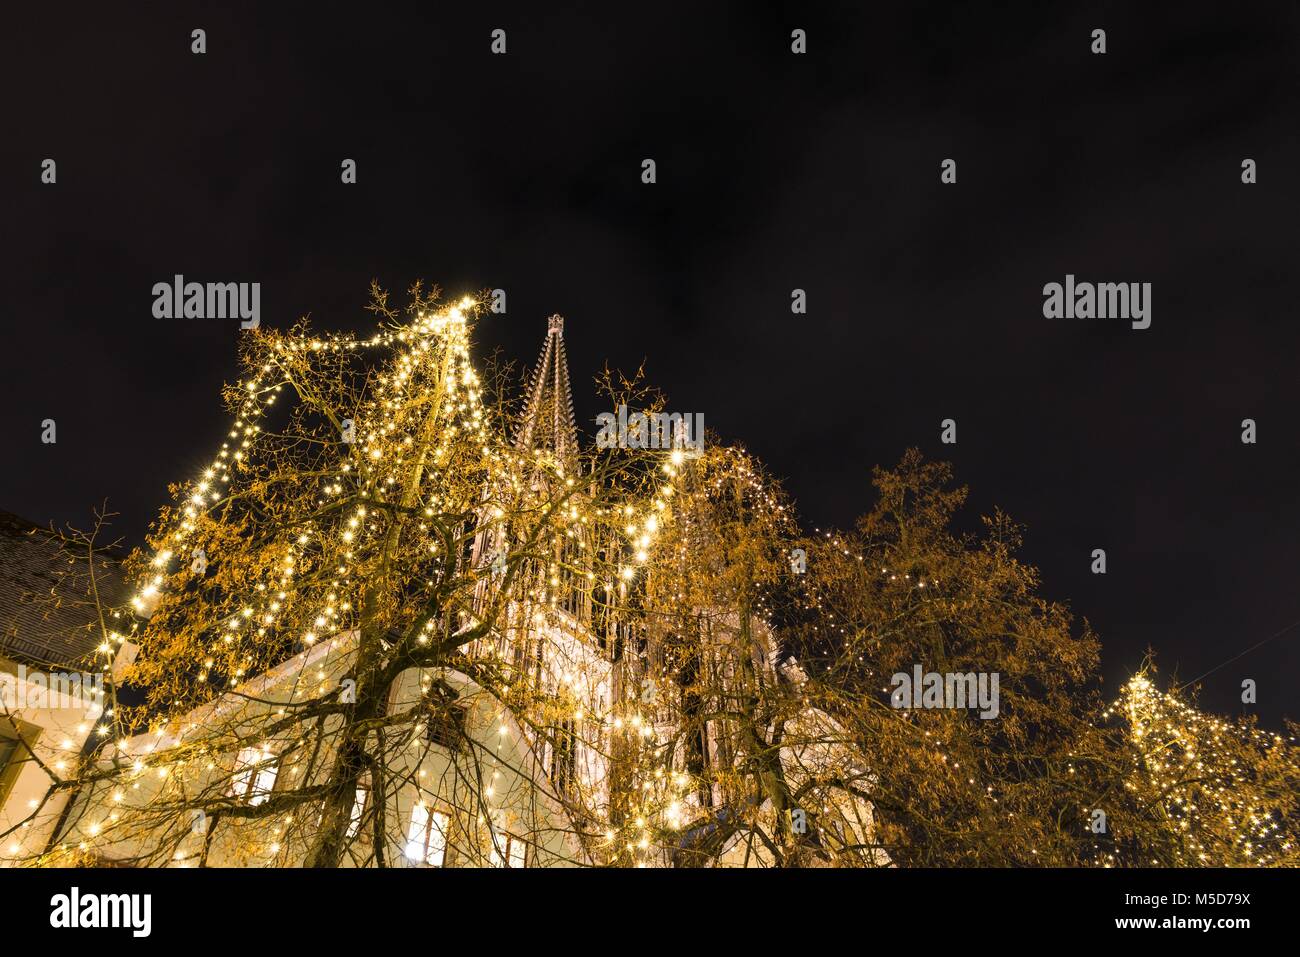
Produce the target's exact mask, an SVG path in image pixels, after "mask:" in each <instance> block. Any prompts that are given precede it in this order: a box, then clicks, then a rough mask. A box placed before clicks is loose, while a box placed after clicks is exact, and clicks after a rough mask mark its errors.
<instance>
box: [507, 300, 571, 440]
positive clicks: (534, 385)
mask: <svg viewBox="0 0 1300 957" xmlns="http://www.w3.org/2000/svg"><path fill="white" fill-rule="evenodd" d="M515 447H516V448H518V449H520V450H521V451H529V450H533V449H541V450H543V451H546V452H550V453H551V454H552V455H554V456H555V458H556V459H558V460H559V461H561V462H569V461H571V460H572V459H573V457H574V456H576V455H577V452H578V429H577V426H576V425H575V424H574V421H573V393H572V391H571V390H570V387H569V358H568V355H567V354H566V352H565V350H564V317H563V316H560V315H554V316H551V318H550V319H549V320H547V325H546V342H545V343H544V344H543V345H542V355H541V358H540V359H539V360H538V363H537V368H535V369H534V370H533V375H532V380H531V381H530V383H529V386H528V400H527V403H526V404H525V406H524V415H523V421H522V422H521V424H520V427H519V432H518V434H517V435H516V436H515Z"/></svg>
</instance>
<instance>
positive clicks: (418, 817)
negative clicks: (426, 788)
mask: <svg viewBox="0 0 1300 957" xmlns="http://www.w3.org/2000/svg"><path fill="white" fill-rule="evenodd" d="M450 826H451V818H450V816H448V815H447V814H445V813H444V812H442V811H439V810H436V809H434V808H430V807H427V806H425V805H424V804H423V803H420V804H417V805H416V806H415V807H413V808H411V823H410V826H409V827H408V828H407V829H406V851H405V853H406V859H407V860H409V861H411V862H413V863H415V864H422V865H425V866H427V867H442V865H443V862H444V861H445V860H446V857H447V832H448V828H449V827H450Z"/></svg>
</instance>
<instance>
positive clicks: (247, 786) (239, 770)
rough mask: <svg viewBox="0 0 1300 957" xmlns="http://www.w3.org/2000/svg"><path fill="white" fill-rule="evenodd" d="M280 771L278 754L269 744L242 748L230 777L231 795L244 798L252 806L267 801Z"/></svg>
mask: <svg viewBox="0 0 1300 957" xmlns="http://www.w3.org/2000/svg"><path fill="white" fill-rule="evenodd" d="M278 772H279V768H278V766H277V765H276V756H275V754H274V753H273V752H272V751H271V749H270V747H269V746H266V745H263V746H262V747H253V748H243V749H241V750H240V752H239V755H238V756H237V757H236V758H235V773H234V776H233V777H232V778H231V779H230V793H231V796H232V797H237V798H242V799H244V800H245V801H247V802H248V804H249V805H250V806H252V807H257V806H258V805H259V804H264V803H266V799H267V798H269V797H270V796H271V791H273V790H274V789H275V777H276V774H277V773H278Z"/></svg>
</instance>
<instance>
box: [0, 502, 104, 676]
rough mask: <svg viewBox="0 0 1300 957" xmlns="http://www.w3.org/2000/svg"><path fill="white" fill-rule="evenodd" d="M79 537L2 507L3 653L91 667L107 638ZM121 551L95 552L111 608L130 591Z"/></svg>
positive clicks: (96, 573) (0, 649) (0, 603)
mask: <svg viewBox="0 0 1300 957" xmlns="http://www.w3.org/2000/svg"><path fill="white" fill-rule="evenodd" d="M74 547H75V543H73V542H71V541H69V540H68V539H66V538H64V537H62V536H60V535H59V534H57V533H55V532H52V531H51V530H50V529H47V528H41V527H40V526H38V525H35V524H33V523H32V522H29V521H27V520H26V519H23V518H19V517H18V516H17V515H12V514H10V513H9V512H4V511H0V656H3V657H6V658H12V659H15V660H19V661H22V662H24V663H28V664H32V665H36V666H38V667H48V666H55V665H57V666H62V667H67V668H75V667H78V666H81V665H89V664H90V660H91V659H92V657H93V655H94V653H95V649H96V648H97V647H98V646H99V645H100V643H101V642H102V641H103V638H102V636H101V634H100V631H99V616H98V614H97V612H96V610H95V606H94V603H93V601H92V600H91V598H90V580H91V576H90V572H91V569H90V566H89V565H88V564H87V562H86V560H85V558H84V556H82V557H80V560H79V558H78V556H77V555H76V554H75V553H74V551H73V550H72V549H73V548H74ZM121 559H122V556H121V554H120V553H118V552H116V551H113V550H108V549H105V550H101V551H98V552H97V553H96V557H95V566H94V577H95V583H96V586H97V588H98V591H99V595H100V598H101V600H102V601H103V603H104V605H105V607H106V608H107V607H110V606H113V605H117V604H120V603H122V602H123V601H124V600H125V599H126V597H127V594H128V588H127V583H126V581H125V579H124V578H123V575H122V569H121Z"/></svg>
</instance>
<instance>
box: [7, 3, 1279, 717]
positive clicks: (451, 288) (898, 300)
mask: <svg viewBox="0 0 1300 957" xmlns="http://www.w3.org/2000/svg"><path fill="white" fill-rule="evenodd" d="M111 6H113V5H108V4H95V5H90V4H86V5H84V7H85V9H84V10H80V11H78V10H77V9H76V8H75V6H74V7H68V6H65V5H59V6H57V7H49V6H43V7H42V8H40V9H36V7H37V5H32V4H24V5H23V7H24V8H25V9H24V10H23V11H22V12H21V13H20V12H19V11H18V10H11V11H8V13H7V16H8V17H10V18H11V19H12V18H14V17H18V18H19V22H11V23H10V24H9V25H8V28H7V29H6V33H7V36H6V38H5V39H6V42H5V43H4V49H3V56H0V63H2V64H3V65H2V66H0V71H2V72H3V75H4V78H5V89H6V90H7V92H8V96H7V97H6V109H5V122H4V136H3V137H2V138H0V163H2V166H0V208H2V209H3V210H4V219H5V225H6V228H5V230H4V234H3V238H2V239H0V242H3V244H4V251H3V255H2V256H0V263H3V266H0V268H2V269H3V276H4V287H5V297H4V311H5V318H4V323H5V340H4V345H5V353H6V355H5V362H4V370H5V375H4V376H3V377H0V397H3V403H2V404H0V415H2V416H3V422H4V427H5V433H4V434H5V435H6V436H7V439H8V447H7V449H6V454H5V467H4V468H3V469H0V509H5V510H7V511H11V512H15V513H18V514H20V515H22V516H25V517H27V518H29V519H31V520H33V521H36V522H38V523H42V524H44V523H48V522H50V521H54V522H56V523H64V522H74V523H79V524H83V525H84V524H86V523H87V522H88V521H89V517H90V513H91V510H92V508H93V507H94V506H96V505H97V504H98V503H100V502H101V501H102V500H104V499H107V500H108V502H109V504H110V506H111V507H112V508H113V509H115V510H116V511H118V512H120V513H121V514H120V517H119V518H118V519H117V525H116V530H117V531H118V532H119V533H120V534H121V535H122V536H124V538H125V539H126V540H127V541H128V542H130V543H134V542H138V541H139V540H140V539H141V537H142V534H143V531H144V529H145V528H146V526H147V524H148V522H149V521H150V520H151V519H152V518H153V517H154V515H155V514H156V510H157V508H158V506H159V505H160V504H162V503H163V502H164V501H165V500H166V485H167V483H168V482H170V481H176V480H182V479H187V478H190V477H192V476H193V475H194V474H195V473H196V471H197V470H199V469H200V468H201V467H202V466H203V465H204V464H205V463H206V462H207V460H208V458H209V457H210V455H211V453H212V451H213V450H214V449H215V448H216V447H217V446H218V445H219V443H220V441H221V438H222V436H223V434H224V431H225V426H224V423H225V422H226V416H225V413H224V411H223V410H222V407H221V404H220V401H219V389H220V386H221V384H222V382H224V381H227V380H230V379H233V378H234V377H235V375H236V364H235V349H236V341H237V337H238V336H239V335H240V331H239V328H238V322H237V321H234V320H220V319H204V320H200V319H190V320H186V319H171V320H167V319H155V318H154V317H153V315H152V304H153V296H152V292H151V289H152V286H153V284H154V283H156V282H160V281H164V282H165V281H170V280H171V277H172V276H173V275H174V274H176V273H181V274H183V275H184V276H185V277H186V278H187V279H190V280H195V281H200V282H207V281H213V282H216V281H222V282H225V281H238V282H260V283H261V286H262V321H263V323H264V324H265V325H267V326H271V327H285V326H287V325H289V324H290V323H291V322H293V321H294V320H295V319H296V318H298V317H300V316H302V315H305V314H310V315H311V317H312V320H313V322H314V323H315V324H317V326H318V327H319V328H322V329H329V330H343V329H354V330H366V329H369V328H370V324H369V316H368V314H367V313H365V312H364V311H363V309H362V307H363V306H364V304H365V301H366V296H367V287H368V284H369V282H370V280H371V278H372V277H373V278H378V279H379V280H380V281H381V283H383V284H385V285H387V286H388V287H389V288H391V289H393V290H394V291H395V292H396V291H401V290H403V289H404V288H405V286H406V285H407V284H408V282H409V281H410V280H412V279H414V278H417V277H424V278H425V279H427V280H430V281H433V282H437V283H439V284H441V285H442V286H443V287H444V288H445V289H446V290H447V291H448V292H449V293H451V294H453V295H456V296H459V295H462V294H464V293H473V292H477V291H479V290H482V289H484V288H493V287H502V288H504V289H506V291H507V294H508V314H507V315H505V316H493V317H489V318H488V319H486V320H485V321H484V322H483V323H482V324H481V325H480V327H479V346H480V349H479V354H480V356H486V355H487V354H488V353H489V352H490V351H492V350H493V349H497V348H499V349H500V350H501V351H502V353H503V354H504V355H505V356H506V357H508V358H511V359H514V360H515V361H517V362H519V363H524V364H526V363H530V362H532V361H534V359H535V357H536V355H537V351H538V349H539V347H540V345H541V343H542V340H543V337H544V335H545V330H546V317H547V316H548V315H549V314H550V313H552V312H559V313H562V314H563V315H564V316H565V317H566V342H567V344H568V348H569V356H570V365H571V370H572V373H573V377H574V383H575V393H576V394H575V401H576V406H577V412H578V417H579V419H580V420H581V421H584V422H585V423H586V427H587V429H588V432H589V434H590V433H593V432H594V426H593V425H592V422H593V420H594V417H595V415H596V413H597V412H599V411H603V409H602V408H600V407H598V405H597V402H596V396H595V392H594V388H593V387H592V386H591V384H590V383H591V377H592V376H593V375H594V374H595V373H596V372H597V371H599V369H600V368H601V366H602V365H603V364H604V363H605V362H606V361H608V363H609V364H610V365H611V366H613V367H616V368H622V369H624V370H627V371H632V370H634V369H636V367H637V366H638V365H639V364H641V362H642V361H643V360H644V361H645V364H646V371H647V374H648V377H649V381H650V382H651V383H652V384H655V385H657V386H659V387H660V388H662V389H663V390H664V392H665V393H666V394H667V396H668V399H669V407H670V408H671V409H673V410H677V411H683V412H687V411H689V412H702V413H703V414H704V418H705V422H706V424H707V425H708V426H709V427H710V428H711V429H714V430H716V431H717V432H719V433H720V434H721V435H722V436H723V437H724V438H725V439H727V440H729V441H739V442H743V443H744V444H745V445H746V446H747V447H748V448H749V449H751V450H752V451H753V452H755V453H756V454H757V455H758V456H759V457H760V458H761V459H762V460H763V461H764V462H765V463H766V464H767V465H768V467H769V468H770V469H771V470H772V471H773V472H774V473H775V474H776V475H777V476H779V477H781V478H783V479H784V480H785V481H786V483H787V486H788V488H789V490H790V491H791V493H792V494H793V495H794V496H795V498H796V499H797V501H798V505H799V509H800V513H801V516H802V518H803V519H804V522H805V525H806V526H807V527H809V528H811V527H813V526H822V527H825V526H826V525H828V524H838V525H847V524H849V523H850V522H852V520H853V519H854V518H855V517H856V516H857V515H858V514H860V513H862V512H864V511H866V510H867V509H868V508H869V507H870V503H871V501H872V490H871V488H870V485H869V475H870V469H871V467H872V466H873V465H876V464H882V465H889V464H893V463H895V462H896V461H897V460H898V458H899V457H900V456H901V455H902V453H903V451H904V450H905V449H906V448H907V447H908V446H910V445H916V446H919V447H920V448H921V449H922V450H923V451H924V452H926V453H927V454H928V455H930V456H933V457H943V458H948V459H950V460H951V461H953V462H954V464H955V466H956V469H957V476H958V478H959V480H960V481H962V482H964V483H966V484H968V485H969V486H970V487H971V501H970V505H969V506H968V511H969V512H970V514H969V516H967V519H966V521H968V522H969V524H970V525H971V526H972V527H973V526H974V524H975V523H974V519H975V517H976V516H977V515H978V514H979V513H980V512H987V511H989V510H991V509H992V508H993V507H994V506H1000V507H1001V508H1003V509H1005V510H1006V511H1007V512H1008V513H1010V514H1011V515H1012V516H1013V517H1014V518H1016V519H1017V520H1019V521H1021V522H1023V523H1025V525H1026V526H1027V532H1026V538H1027V540H1026V547H1025V550H1024V557H1025V558H1026V559H1027V560H1028V561H1031V562H1033V563H1034V564H1037V565H1038V566H1039V567H1040V568H1041V569H1042V572H1043V578H1044V585H1043V591H1044V593H1045V594H1046V595H1047V596H1049V597H1051V598H1055V599H1059V600H1064V601H1067V602H1068V603H1069V604H1070V606H1071V608H1072V609H1073V610H1074V611H1075V612H1076V614H1078V615H1080V616H1086V617H1087V618H1088V619H1089V620H1090V621H1091V622H1092V624H1093V626H1094V627H1095V628H1096V629H1097V631H1098V632H1099V634H1100V636H1101V639H1102V643H1103V666H1104V671H1105V675H1106V679H1107V686H1106V690H1107V691H1108V692H1113V691H1114V690H1115V688H1116V684H1117V682H1118V681H1119V680H1120V679H1122V678H1123V677H1124V676H1126V675H1127V674H1129V673H1131V671H1132V670H1133V669H1135V668H1136V667H1137V666H1138V665H1139V663H1140V662H1141V659H1142V656H1143V653H1144V650H1145V649H1146V648H1147V646H1148V645H1150V646H1152V647H1154V648H1155V649H1156V650H1157V652H1158V653H1159V664H1160V666H1161V669H1162V671H1164V672H1166V673H1168V672H1170V671H1173V670H1176V671H1177V673H1178V674H1179V676H1180V677H1181V678H1183V679H1190V678H1194V677H1196V676H1198V675H1200V674H1202V673H1204V672H1207V671H1210V670H1211V669H1212V668H1215V667H1216V666H1219V665H1221V664H1223V663H1224V662H1225V661H1227V660H1228V659H1230V658H1232V657H1233V656H1234V655H1237V654H1239V653H1240V652H1242V651H1244V650H1246V649H1247V648H1249V647H1250V646H1251V645H1254V644H1255V643H1257V642H1260V641H1263V640H1264V639H1266V638H1269V637H1270V636H1271V635H1274V634H1276V633H1277V632H1279V631H1281V630H1282V629H1284V628H1287V627H1288V626H1291V625H1293V624H1296V623H1297V620H1298V619H1300V588H1297V584H1296V582H1297V571H1298V570H1300V542H1297V536H1296V529H1297V528H1298V527H1300V496H1298V495H1297V494H1296V490H1295V474H1296V466H1297V459H1298V458H1300V456H1298V448H1300V422H1297V420H1296V412H1297V409H1298V408H1300V404H1298V403H1297V398H1300V396H1298V395H1297V393H1298V392H1300V385H1298V384H1297V377H1296V375H1295V371H1294V370H1295V364H1296V355H1297V351H1298V347H1300V333H1298V332H1297V322H1298V317H1297V314H1296V309H1295V300H1294V296H1295V288H1296V285H1295V255H1296V247H1295V221H1296V212H1297V208H1298V207H1297V200H1298V199H1300V190H1298V189H1297V185H1296V176H1297V170H1300V143H1298V141H1297V129H1298V128H1300V121H1298V119H1297V118H1298V117H1300V111H1298V110H1297V107H1298V106H1300V102H1298V101H1300V97H1298V96H1297V75H1296V70H1297V64H1298V63H1300V58H1298V57H1297V52H1298V51H1297V46H1298V43H1297V37H1298V36H1300V12H1298V8H1297V6H1296V5H1295V4H1294V3H1285V4H1284V3H1277V4H1246V3H1217V4H1213V5H1207V6H1206V9H1205V10H1204V11H1201V10H1198V8H1197V6H1198V5H1196V4H1188V3H1177V4H1169V5H1164V6H1161V5H1156V4H1149V3H1143V4H1141V5H1139V4H1133V3H1126V4H1119V3H1116V4H1071V5H1069V6H1070V8H1071V9H1070V10H1069V11H1068V12H1067V11H1065V10H1059V11H1049V10H1044V9H1042V7H1043V5H1042V4H1026V5H1024V6H1023V7H1020V8H1018V9H1013V8H1003V9H1002V10H1001V11H1000V12H991V11H990V9H988V8H989V5H987V4H969V5H962V6H961V7H958V8H955V9H949V8H947V7H941V6H937V5H930V4H924V3H913V4H906V5H902V4H900V5H898V7H897V8H896V9H894V10H892V11H891V10H887V9H884V8H883V7H882V6H881V5H876V4H852V5H849V4H845V5H843V6H842V7H841V8H839V9H832V8H831V7H829V6H827V7H824V8H821V12H818V13H815V14H814V13H811V12H808V10H807V9H806V5H805V4H789V5H785V6H784V8H782V6H781V5H769V6H766V7H763V9H764V10H766V11H769V12H758V11H757V10H749V9H746V7H758V6H759V5H757V4H747V5H739V4H738V5H735V6H734V7H731V8H725V7H722V6H720V5H718V6H714V5H709V9H707V10H706V9H703V7H704V5H702V4H684V5H682V6H680V7H672V6H670V5H667V4H663V3H653V4H640V5H637V6H635V7H629V8H628V9H627V10H626V11H623V12H621V13H620V12H619V10H617V9H615V8H614V5H610V4H596V3H592V4H586V5H584V6H583V7H582V8H570V11H571V12H564V13H559V14H557V13H549V12H547V13H543V12H542V10H541V9H540V7H541V5H540V4H530V5H520V8H519V9H516V10H510V9H507V8H505V7H503V6H500V5H497V4H491V5H480V4H465V5H459V6H453V5H449V4H445V5H439V6H440V7H441V8H442V9H438V10H435V9H434V7H433V5H423V6H422V8H421V9H422V10H423V13H422V14H421V15H420V16H419V17H418V18H416V17H415V16H414V15H413V14H411V13H409V12H402V13H400V14H399V13H384V12H379V11H376V10H374V9H372V7H371V6H370V5H366V4H356V5H349V6H348V7H345V8H341V9H340V11H339V12H337V13H328V12H324V11H319V12H317V11H314V10H313V11H312V12H298V13H295V14H292V15H291V14H287V13H285V12H282V11H279V10H275V11H269V10H267V9H264V8H254V7H253V6H252V5H248V6H242V5H241V6H240V7H238V8H237V9H235V10H233V11H232V10H231V9H230V5H229V4H216V3H214V4H197V5H191V4H184V3H169V4H166V5H157V6H153V5H151V6H149V7H148V8H147V14H138V15H137V16H136V17H134V18H128V17H126V16H125V14H123V13H122V11H121V10H119V9H110V7H111ZM263 6H265V5H263ZM1139 6H1140V7H1141V9H1136V8H1138V7H1139ZM140 9H141V10H144V9H146V8H143V7H142V8H140ZM133 21H134V22H133ZM497 27H500V28H502V29H505V30H506V31H507V42H508V47H507V49H508V52H507V53H506V55H504V56H494V55H492V54H491V53H490V50H489V46H490V42H491V40H490V33H491V31H492V30H493V29H494V28H497ZM194 28H203V29H205V30H206V31H207V53H206V54H204V55H194V54H192V53H191V52H190V44H191V39H190V33H191V30H193V29H194ZM795 28H802V29H804V30H806V31H807V34H808V52H807V54H806V55H803V56H796V55H794V54H792V53H791V50H790V43H791V40H790V33H791V30H793V29H795ZM1094 28H1102V29H1105V30H1106V32H1107V53H1106V54H1105V55H1094V54H1092V53H1091V52H1090V47H1091V43H1092V39H1091V33H1092V30H1093V29H1094ZM47 157H49V158H54V159H55V160H56V161H57V164H58V166H57V176H58V179H57V183H56V184H54V185H44V184H42V183H41V182H40V173H41V169H40V166H41V161H42V160H43V159H44V158H47ZM647 157H649V158H653V159H655V160H656V163H657V167H658V170H657V172H658V182H657V183H655V184H654V185H644V184H642V182H641V175H640V174H641V161H642V159H644V158H647ZM949 157H951V158H953V159H955V160H956V161H957V164H958V181H957V183H956V184H955V185H943V184H941V183H940V178H939V171H940V169H939V168H940V163H941V161H942V160H943V159H945V158H949ZM1247 157H1249V158H1252V159H1254V160H1255V161H1256V162H1257V164H1258V183H1257V184H1255V185H1243V183H1242V182H1241V163H1242V160H1243V159H1244V158H1247ZM345 158H352V159H355V160H356V161H357V164H358V182H357V184H356V185H343V184H342V183H341V182H340V163H341V162H342V160H343V159H345ZM1067 273H1073V274H1075V275H1076V276H1077V277H1078V278H1079V279H1080V280H1090V281H1094V282H1103V281H1112V282H1150V283H1151V284H1152V287H1153V289H1152V307H1153V311H1152V325H1151V328H1150V329H1147V330H1145V331H1137V330H1133V329H1131V328H1130V327H1129V323H1128V322H1125V321H1122V320H1113V319H1112V320H1066V319H1046V318H1044V316H1043V312H1042V305H1043V297H1042V289H1043V286H1044V284H1046V283H1049V282H1063V281H1064V279H1065V275H1066V274H1067ZM796 287H798V288H803V289H805V290H807V294H808V313H807V315H792V314H791V310H790V295H791V290H792V289H794V288H796ZM47 418H52V419H54V420H55V421H56V422H57V429H58V433H57V436H58V441H57V444H55V445H46V444H42V442H41V439H40V433H41V421H42V420H43V419H47ZM945 418H953V419H956V421H957V423H958V443H957V445H956V446H945V445H942V444H940V421H941V420H942V419H945ZM1244 418H1253V419H1255V420H1256V422H1257V423H1258V430H1259V439H1258V443H1257V444H1256V445H1244V444H1243V443H1242V442H1241V437H1240V436H1241V424H1240V423H1241V420H1242V419H1244ZM1094 548H1105V549H1106V551H1107V557H1108V573H1107V574H1106V575H1104V576H1102V575H1093V574H1092V573H1091V572H1090V565H1091V552H1092V549H1094ZM1243 678H1254V679H1255V680H1256V681H1257V682H1258V684H1259V704H1258V706H1257V708H1255V709H1252V710H1257V712H1258V713H1259V714H1260V715H1261V717H1262V719H1263V720H1264V721H1265V722H1266V723H1267V724H1269V725H1276V724H1277V723H1278V722H1279V721H1280V718H1281V717H1282V716H1283V715H1284V714H1285V715H1289V716H1291V717H1300V692H1298V691H1297V687H1298V686H1300V626H1298V627H1296V628H1295V629H1294V630H1292V631H1289V632H1287V633H1285V634H1282V635H1280V636H1279V637H1276V638H1274V639H1273V640H1272V641H1269V642H1268V643H1267V644H1264V645H1263V646H1262V647H1260V648H1258V649H1257V650H1254V651H1251V652H1250V653H1248V654H1246V655H1244V656H1243V657H1242V658H1240V659H1239V660H1237V661H1235V662H1232V663H1230V664H1227V665H1225V666H1224V667H1221V668H1218V670H1216V671H1214V672H1213V673H1212V674H1210V675H1209V677H1208V678H1206V679H1205V682H1204V693H1203V696H1202V701H1203V704H1205V705H1206V706H1207V707H1209V708H1212V709H1214V710H1218V711H1221V712H1228V713H1235V712H1238V711H1240V710H1241V709H1242V707H1243V706H1242V705H1241V704H1240V701H1239V695H1240V683H1241V680H1242V679H1243Z"/></svg>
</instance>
